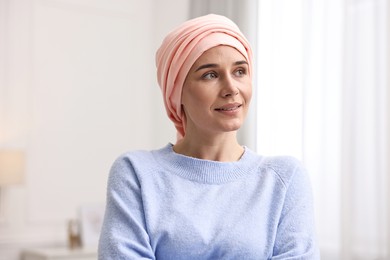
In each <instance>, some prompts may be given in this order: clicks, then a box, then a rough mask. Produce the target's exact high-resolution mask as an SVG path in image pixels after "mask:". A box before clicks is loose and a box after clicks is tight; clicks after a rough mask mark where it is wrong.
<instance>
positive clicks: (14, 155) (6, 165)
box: [0, 149, 24, 220]
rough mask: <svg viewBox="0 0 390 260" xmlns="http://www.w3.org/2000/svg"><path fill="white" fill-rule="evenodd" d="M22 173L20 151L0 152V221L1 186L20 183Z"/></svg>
mask: <svg viewBox="0 0 390 260" xmlns="http://www.w3.org/2000/svg"><path fill="white" fill-rule="evenodd" d="M23 172H24V153H23V152H22V151H20V150H16V149H15V150H12V149H2V150H0V220H1V219H2V217H3V216H2V211H3V210H2V208H3V207H4V206H3V203H2V202H3V201H2V200H3V198H2V197H3V196H1V195H2V193H1V192H2V190H1V187H2V186H6V185H11V184H17V183H20V182H22V180H23Z"/></svg>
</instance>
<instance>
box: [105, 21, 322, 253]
mask: <svg viewBox="0 0 390 260" xmlns="http://www.w3.org/2000/svg"><path fill="white" fill-rule="evenodd" d="M156 63H157V76H158V81H159V85H160V87H161V89H162V93H163V96H164V102H165V107H166V110H167V113H168V116H169V118H170V119H171V120H172V121H173V122H174V124H175V127H176V129H177V132H178V141H177V142H176V144H174V145H173V144H168V145H167V146H165V147H163V148H161V149H158V150H153V151H135V152H129V153H126V154H124V155H122V156H121V157H119V159H117V160H116V161H115V163H114V165H113V166H112V169H111V172H110V177H109V182H108V190H107V206H106V214H105V219H104V223H103V228H102V232H101V238H100V243H99V259H116V260H117V259H158V260H164V259H175V260H176V259H186V260H191V259H202V260H205V259H245V260H248V259H310V260H313V259H319V254H318V248H317V246H316V242H315V235H314V223H313V222H314V221H313V210H312V198H311V191H310V183H309V180H308V176H307V175H306V173H305V171H304V170H303V168H302V166H301V165H300V164H299V163H298V162H297V160H295V159H293V158H290V157H264V156H258V155H256V154H255V153H254V152H253V151H251V150H250V149H248V148H247V147H243V146H241V145H240V144H239V143H238V141H237V137H236V134H237V130H238V129H239V128H240V127H241V125H242V123H243V121H244V119H245V116H246V114H247V111H248V107H249V103H250V99H251V95H252V75H253V70H252V52H251V48H250V45H249V43H248V42H247V40H246V39H245V37H244V36H243V35H242V33H241V32H240V30H239V29H238V27H237V26H236V25H235V24H234V23H233V22H232V21H230V20H229V19H227V18H226V17H223V16H219V15H206V16H202V17H199V18H195V19H193V20H189V21H187V22H185V23H183V24H182V25H181V26H179V27H178V28H176V29H175V30H173V31H172V32H170V33H169V34H168V35H167V37H166V38H165V39H164V41H163V43H162V45H161V47H160V48H159V50H158V51H157V55H156Z"/></svg>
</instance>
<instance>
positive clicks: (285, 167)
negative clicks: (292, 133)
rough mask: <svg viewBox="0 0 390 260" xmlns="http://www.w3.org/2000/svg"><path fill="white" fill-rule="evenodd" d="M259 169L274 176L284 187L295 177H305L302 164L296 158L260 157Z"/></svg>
mask: <svg viewBox="0 0 390 260" xmlns="http://www.w3.org/2000/svg"><path fill="white" fill-rule="evenodd" d="M261 168H263V169H265V170H268V171H272V172H273V173H274V174H276V175H277V176H278V178H280V179H281V181H282V182H283V183H284V185H285V186H286V187H287V186H289V183H290V182H291V180H292V179H293V178H295V176H298V175H299V176H303V175H306V170H305V167H304V166H303V164H302V162H301V161H300V160H298V159H297V158H296V157H293V156H287V155H279V156H262V160H261Z"/></svg>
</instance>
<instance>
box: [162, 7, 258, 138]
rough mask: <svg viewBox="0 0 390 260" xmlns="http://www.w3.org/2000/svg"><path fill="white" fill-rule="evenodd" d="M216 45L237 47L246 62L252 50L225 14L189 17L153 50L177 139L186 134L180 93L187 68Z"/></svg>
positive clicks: (249, 61)
mask: <svg viewBox="0 0 390 260" xmlns="http://www.w3.org/2000/svg"><path fill="white" fill-rule="evenodd" d="M219 45H227V46H231V47H234V48H235V49H237V50H238V51H239V52H240V53H241V54H242V55H243V56H244V57H245V58H246V60H247V62H248V64H249V74H250V75H251V76H252V65H253V62H252V56H253V55H252V50H251V47H250V44H249V42H248V41H247V39H246V38H245V36H244V35H243V34H242V33H241V31H240V29H239V28H238V26H237V25H236V24H235V23H234V22H233V21H231V20H230V19H228V18H227V17H225V16H221V15H215V14H209V15H205V16H201V17H197V18H195V19H192V20H188V21H186V22H184V23H183V24H181V25H180V26H179V27H177V28H176V29H174V30H173V31H171V32H170V33H169V34H168V35H167V36H166V37H165V38H164V40H163V42H162V44H161V46H160V48H159V49H158V50H157V53H156V66H157V81H158V84H159V86H160V88H161V91H162V94H163V98H164V105H165V109H166V111H167V114H168V117H169V118H170V120H172V121H173V123H174V124H175V128H176V130H177V137H178V140H179V139H181V138H183V137H184V135H185V115H184V113H183V111H182V109H181V93H182V88H183V84H184V81H185V79H186V77H187V74H188V72H189V70H190V69H191V67H192V65H193V64H194V63H195V61H196V60H197V59H198V58H199V57H200V56H201V55H202V53H203V52H205V51H207V50H208V49H211V48H213V47H216V46H219Z"/></svg>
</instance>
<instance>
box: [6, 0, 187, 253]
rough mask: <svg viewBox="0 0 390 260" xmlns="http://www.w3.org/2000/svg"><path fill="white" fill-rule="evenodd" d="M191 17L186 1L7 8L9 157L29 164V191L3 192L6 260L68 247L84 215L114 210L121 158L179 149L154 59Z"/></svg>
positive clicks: (14, 0)
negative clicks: (112, 171)
mask: <svg viewBox="0 0 390 260" xmlns="http://www.w3.org/2000/svg"><path fill="white" fill-rule="evenodd" d="M173 7H174V8H173ZM187 9H188V1H182V0H169V1H158V0H144V1H135V0H115V1H113V0H100V1H93V0H35V1H31V0H3V1H0V148H6V147H15V146H16V147H19V148H22V149H23V150H24V151H25V152H26V157H27V164H26V171H25V181H24V183H22V184H20V185H16V186H10V187H4V188H1V198H0V203H1V204H0V209H1V212H0V259H4V260H5V259H7V260H12V259H18V256H19V254H20V250H21V249H23V248H29V247H36V246H52V245H65V244H66V238H67V237H66V222H67V220H68V219H70V218H74V217H77V210H78V207H79V206H81V205H85V204H96V203H104V200H105V188H106V180H107V174H108V170H109V167H110V166H111V163H112V161H113V160H114V159H115V157H117V156H118V155H119V154H120V153H122V152H124V151H126V150H133V149H151V148H156V147H160V146H162V145H165V144H166V143H167V142H169V141H174V138H175V131H174V128H173V126H172V125H171V123H170V122H169V120H168V119H167V117H166V116H165V110H164V108H163V102H162V99H161V94H160V91H159V89H158V87H157V83H156V80H155V65H154V53H155V50H156V48H157V47H158V45H159V43H160V42H161V40H162V38H163V36H164V35H165V34H166V33H167V32H168V31H169V30H170V29H171V28H172V27H173V26H175V25H177V24H179V23H180V22H182V21H184V20H186V19H187V15H188V11H187Z"/></svg>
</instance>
